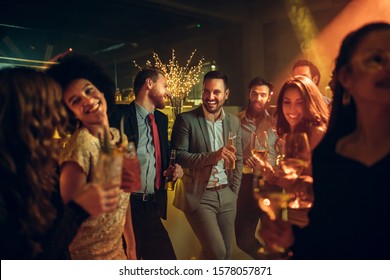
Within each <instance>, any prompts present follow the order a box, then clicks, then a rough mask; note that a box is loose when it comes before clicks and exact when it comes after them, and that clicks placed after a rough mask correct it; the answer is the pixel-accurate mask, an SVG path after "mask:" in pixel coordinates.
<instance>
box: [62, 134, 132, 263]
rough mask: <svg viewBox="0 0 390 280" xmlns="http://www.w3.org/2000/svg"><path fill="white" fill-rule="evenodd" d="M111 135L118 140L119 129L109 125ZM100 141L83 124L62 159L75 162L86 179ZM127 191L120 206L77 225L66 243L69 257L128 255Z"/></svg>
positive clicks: (123, 194) (109, 257)
mask: <svg viewBox="0 0 390 280" xmlns="http://www.w3.org/2000/svg"><path fill="white" fill-rule="evenodd" d="M110 130H111V133H112V135H114V139H113V140H112V143H115V142H117V141H118V140H119V131H118V130H117V129H115V128H111V129H110ZM99 151H100V143H99V140H98V138H96V137H95V136H93V135H92V134H90V133H89V131H88V130H87V129H85V128H81V129H79V130H77V131H76V132H75V133H74V134H73V135H72V137H71V138H70V139H69V142H68V144H67V146H66V147H65V149H64V150H63V153H62V155H61V163H63V162H66V161H73V162H76V163H77V164H78V165H79V166H80V167H81V168H82V170H83V172H84V173H85V174H86V175H87V178H88V181H91V178H93V176H94V170H95V168H96V165H97V161H98V158H99ZM129 196H130V194H129V193H124V192H122V193H121V195H120V202H119V207H118V209H116V210H115V211H112V212H110V213H106V214H102V215H100V216H97V217H90V218H88V219H87V220H85V221H84V223H83V224H82V225H81V226H80V228H79V230H78V232H77V234H76V236H75V238H74V239H73V241H72V243H71V244H70V246H69V253H70V256H71V258H72V259H84V260H93V259H105V260H109V259H113V260H115V259H116V260H120V259H127V258H126V255H125V252H124V249H123V244H122V242H123V241H122V233H123V229H124V225H125V220H126V214H127V210H128V205H129Z"/></svg>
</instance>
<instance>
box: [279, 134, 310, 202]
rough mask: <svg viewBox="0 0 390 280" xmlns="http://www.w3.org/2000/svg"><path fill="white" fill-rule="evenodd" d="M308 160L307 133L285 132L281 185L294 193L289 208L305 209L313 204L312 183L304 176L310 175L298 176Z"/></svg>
mask: <svg viewBox="0 0 390 280" xmlns="http://www.w3.org/2000/svg"><path fill="white" fill-rule="evenodd" d="M310 161H311V150H310V144H309V140H308V137H307V134H306V133H287V134H285V135H284V136H283V143H282V153H281V158H280V165H281V167H282V170H283V171H284V173H285V176H284V180H285V182H284V183H286V184H285V186H283V187H284V188H285V189H286V191H287V192H291V193H294V195H295V199H294V200H293V201H291V202H290V203H289V208H295V209H296V208H298V209H305V208H311V206H312V204H313V191H312V184H311V183H310V182H308V178H305V177H309V178H311V177H310V176H305V177H302V178H301V177H300V175H301V174H302V172H303V171H304V170H305V169H306V168H308V167H310ZM279 185H280V183H279Z"/></svg>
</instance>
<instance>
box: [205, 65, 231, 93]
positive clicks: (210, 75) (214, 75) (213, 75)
mask: <svg viewBox="0 0 390 280" xmlns="http://www.w3.org/2000/svg"><path fill="white" fill-rule="evenodd" d="M207 79H222V80H223V83H224V85H225V90H226V89H228V87H229V85H228V78H227V76H226V74H225V73H223V72H221V71H216V70H215V71H209V72H207V73H206V75H204V77H203V84H204V82H205V81H206V80H207Z"/></svg>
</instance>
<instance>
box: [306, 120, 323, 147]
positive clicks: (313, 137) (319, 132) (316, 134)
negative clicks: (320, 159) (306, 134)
mask: <svg viewBox="0 0 390 280" xmlns="http://www.w3.org/2000/svg"><path fill="white" fill-rule="evenodd" d="M325 132H326V127H324V126H313V127H312V128H311V131H310V139H309V142H310V148H311V149H312V150H314V148H315V147H317V145H318V144H319V143H320V142H321V140H322V138H323V137H324V135H325Z"/></svg>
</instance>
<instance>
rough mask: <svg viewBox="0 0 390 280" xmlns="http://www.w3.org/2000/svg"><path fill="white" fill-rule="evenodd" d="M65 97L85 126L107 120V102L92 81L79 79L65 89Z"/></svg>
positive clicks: (102, 122) (66, 102) (70, 107)
mask: <svg viewBox="0 0 390 280" xmlns="http://www.w3.org/2000/svg"><path fill="white" fill-rule="evenodd" d="M63 99H64V102H65V104H66V106H68V108H69V109H70V110H71V111H72V112H73V114H74V115H75V117H76V118H77V119H78V120H80V121H81V122H82V123H83V125H84V126H86V127H89V126H91V125H102V124H105V123H106V122H107V102H106V99H105V98H104V95H103V93H101V92H100V91H99V90H98V89H97V88H96V87H95V86H94V85H93V84H92V83H91V82H90V81H88V80H85V79H77V80H74V81H72V82H71V83H70V84H69V86H68V87H67V88H66V89H65V90H64V93H63Z"/></svg>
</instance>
